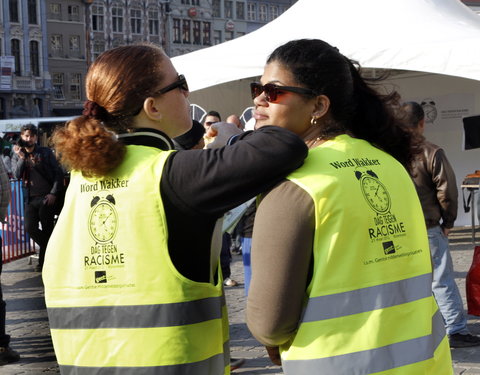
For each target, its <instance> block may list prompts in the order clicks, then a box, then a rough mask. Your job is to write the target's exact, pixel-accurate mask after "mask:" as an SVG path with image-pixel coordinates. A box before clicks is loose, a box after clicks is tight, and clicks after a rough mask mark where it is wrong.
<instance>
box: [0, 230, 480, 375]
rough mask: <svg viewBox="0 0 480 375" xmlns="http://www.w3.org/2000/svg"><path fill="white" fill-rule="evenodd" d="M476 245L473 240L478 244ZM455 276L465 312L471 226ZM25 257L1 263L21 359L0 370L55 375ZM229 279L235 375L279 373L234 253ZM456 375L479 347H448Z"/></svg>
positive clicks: (477, 328)
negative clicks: (254, 322)
mask: <svg viewBox="0 0 480 375" xmlns="http://www.w3.org/2000/svg"><path fill="white" fill-rule="evenodd" d="M477 243H478V241H477ZM450 245H451V252H452V258H453V262H454V267H455V278H456V281H457V283H458V286H459V288H460V291H461V293H462V295H463V298H464V302H465V308H466V300H465V276H466V274H467V272H468V269H469V268H470V264H471V261H472V256H473V248H474V244H473V242H472V235H471V230H470V228H457V229H456V230H455V231H454V232H453V233H452V235H451V237H450ZM34 266H35V262H34V264H29V259H28V258H24V259H19V260H15V261H13V262H10V263H7V264H5V265H4V269H3V272H2V285H3V292H4V297H5V299H6V301H7V333H9V334H10V335H11V336H12V342H11V346H12V347H13V348H14V349H15V350H17V351H18V352H19V353H20V355H21V356H22V359H21V360H20V362H18V363H14V364H10V365H6V366H2V367H0V374H2V375H19V374H26V375H37V374H38V375H41V374H58V373H59V371H58V366H57V363H56V360H55V354H54V352H53V348H52V342H51V339H50V335H49V330H48V320H47V314H46V311H45V303H44V300H43V287H42V283H41V278H40V274H39V273H38V272H34V271H33V268H34ZM231 277H232V278H233V279H235V280H237V281H239V282H240V285H239V286H237V287H230V288H226V296H227V305H228V308H229V317H230V329H231V332H230V336H231V342H230V344H231V355H232V357H234V358H245V359H246V361H245V363H244V365H243V366H242V367H241V368H239V369H238V370H236V371H234V374H270V375H274V374H283V372H282V369H281V367H279V366H275V365H273V364H271V362H270V360H269V359H268V356H267V353H266V351H265V349H264V348H263V346H262V345H260V344H259V343H258V342H257V341H256V340H255V339H254V338H253V337H252V336H251V335H250V333H249V331H248V329H247V327H246V325H245V323H244V322H245V318H244V313H245V303H246V300H245V296H244V290H243V272H242V260H241V256H238V255H234V256H233V261H232V276H231ZM469 328H470V330H471V331H472V333H474V334H477V335H480V317H476V316H469ZM452 356H453V360H454V369H455V375H473V374H476V375H479V374H480V347H475V348H465V349H452Z"/></svg>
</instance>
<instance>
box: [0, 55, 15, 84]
mask: <svg viewBox="0 0 480 375" xmlns="http://www.w3.org/2000/svg"><path fill="white" fill-rule="evenodd" d="M14 71H15V58H14V57H13V56H0V90H11V89H12V81H13V72H14Z"/></svg>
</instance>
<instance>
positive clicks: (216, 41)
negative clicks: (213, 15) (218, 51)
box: [213, 30, 222, 44]
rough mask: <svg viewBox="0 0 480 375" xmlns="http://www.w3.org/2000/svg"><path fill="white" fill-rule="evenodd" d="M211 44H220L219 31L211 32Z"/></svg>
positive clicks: (220, 36) (220, 35)
mask: <svg viewBox="0 0 480 375" xmlns="http://www.w3.org/2000/svg"><path fill="white" fill-rule="evenodd" d="M213 43H214V44H220V43H222V31H221V30H214V31H213Z"/></svg>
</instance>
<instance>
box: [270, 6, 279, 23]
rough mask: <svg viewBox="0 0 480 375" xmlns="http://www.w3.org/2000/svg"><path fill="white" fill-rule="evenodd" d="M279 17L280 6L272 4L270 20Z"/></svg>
mask: <svg viewBox="0 0 480 375" xmlns="http://www.w3.org/2000/svg"><path fill="white" fill-rule="evenodd" d="M277 17H278V6H276V5H270V20H274V19H275V18H277Z"/></svg>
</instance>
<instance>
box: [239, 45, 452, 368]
mask: <svg viewBox="0 0 480 375" xmlns="http://www.w3.org/2000/svg"><path fill="white" fill-rule="evenodd" d="M380 88H381V87H380V86H379V82H376V83H375V85H373V84H372V83H369V82H367V81H366V80H365V79H364V78H362V76H361V71H360V70H359V67H358V64H356V63H355V62H354V61H351V60H350V59H348V58H347V57H345V56H343V55H342V54H341V53H340V52H339V51H338V49H337V48H335V47H332V46H331V45H329V44H328V43H326V42H323V41H321V40H307V39H304V40H294V41H291V42H288V43H286V44H284V45H282V46H280V47H278V48H277V49H276V50H275V51H274V52H273V53H272V54H271V55H270V57H269V58H268V60H267V64H266V66H265V69H264V72H263V75H262V77H261V81H260V82H258V83H252V84H251V92H252V97H253V99H254V104H255V110H254V117H255V119H256V121H257V122H256V127H257V128H262V127H263V126H264V125H267V124H275V125H278V126H280V127H283V128H285V129H289V130H291V131H293V132H294V133H296V134H298V135H299V136H301V137H302V138H303V139H304V141H305V143H306V144H307V145H308V146H309V156H308V157H307V159H306V160H305V163H304V165H303V166H302V167H300V168H299V169H297V170H296V171H295V172H293V173H292V174H290V175H289V176H288V177H287V180H286V181H283V182H281V183H279V184H278V185H277V186H276V187H274V188H273V189H271V190H270V191H269V192H268V193H267V194H265V195H264V196H263V197H262V200H261V202H260V204H259V205H258V207H257V213H256V217H255V224H254V229H253V238H252V281H251V284H250V290H249V295H248V300H247V324H248V327H249V328H250V330H251V332H252V333H253V335H254V336H255V337H256V338H257V339H258V340H259V341H260V342H262V343H263V344H265V346H266V347H267V351H268V353H269V355H270V358H271V359H272V361H273V362H274V363H276V364H279V365H282V366H283V371H284V373H285V374H288V375H290V374H294V375H307V374H308V375H310V374H317V375H320V374H325V375H330V374H335V375H355V374H359V375H360V374H361V375H365V374H374V373H375V374H377V373H378V374H380V373H381V374H404V375H410V374H431V375H433V374H435V375H437V374H452V373H453V371H452V364H451V357H450V350H449V346H448V340H447V337H446V335H445V330H444V326H443V321H442V317H441V315H440V313H439V311H438V307H437V304H436V302H435V300H434V298H433V297H432V292H431V272H432V269H431V262H430V251H429V246H428V239H427V234H426V229H425V224H424V220H423V214H422V209H421V206H420V203H419V200H418V197H417V194H416V191H415V187H414V185H413V183H412V180H411V178H410V176H409V174H408V172H407V170H406V168H408V167H409V165H410V163H411V161H412V159H413V157H414V156H415V155H416V153H417V152H418V144H419V143H418V140H417V139H415V136H414V135H412V134H411V133H410V132H409V131H407V130H405V128H404V127H403V126H402V123H401V121H400V120H401V119H399V118H397V116H396V111H397V108H399V105H398V103H397V99H398V94H396V93H395V92H393V93H390V94H381V93H380V91H379V90H378V89H380Z"/></svg>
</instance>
